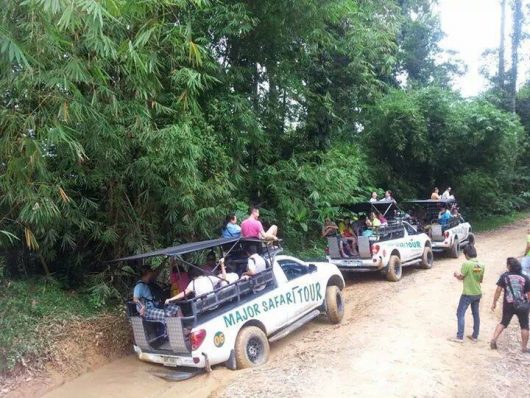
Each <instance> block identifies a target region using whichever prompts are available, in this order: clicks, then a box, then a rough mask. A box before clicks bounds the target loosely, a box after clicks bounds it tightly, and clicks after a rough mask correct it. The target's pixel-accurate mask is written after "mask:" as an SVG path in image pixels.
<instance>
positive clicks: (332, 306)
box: [326, 286, 344, 324]
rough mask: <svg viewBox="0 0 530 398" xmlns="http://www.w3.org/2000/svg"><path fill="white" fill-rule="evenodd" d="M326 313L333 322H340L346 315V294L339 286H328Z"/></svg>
mask: <svg viewBox="0 0 530 398" xmlns="http://www.w3.org/2000/svg"><path fill="white" fill-rule="evenodd" d="M326 315H327V316H328V319H329V321H330V322H331V323H333V324H335V323H340V322H341V321H342V317H343V316H344V296H343V295H342V290H340V289H339V288H338V287H337V286H328V287H327V288H326Z"/></svg>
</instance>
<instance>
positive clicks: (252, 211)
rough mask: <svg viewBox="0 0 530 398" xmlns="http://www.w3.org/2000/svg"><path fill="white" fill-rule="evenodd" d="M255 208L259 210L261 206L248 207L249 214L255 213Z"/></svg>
mask: <svg viewBox="0 0 530 398" xmlns="http://www.w3.org/2000/svg"><path fill="white" fill-rule="evenodd" d="M254 210H258V211H259V208H257V207H256V206H250V207H249V208H248V214H252V213H254Z"/></svg>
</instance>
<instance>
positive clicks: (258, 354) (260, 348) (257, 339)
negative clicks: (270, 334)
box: [234, 326, 270, 369]
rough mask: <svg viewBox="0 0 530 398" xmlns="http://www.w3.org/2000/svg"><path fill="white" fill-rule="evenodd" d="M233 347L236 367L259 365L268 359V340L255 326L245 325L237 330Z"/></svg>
mask: <svg viewBox="0 0 530 398" xmlns="http://www.w3.org/2000/svg"><path fill="white" fill-rule="evenodd" d="M234 349H235V355H236V364H237V368H238V369H246V368H252V367H255V366H260V365H263V364H264V363H266V362H267V361H268V360H269V353H270V347H269V340H268V339H267V336H266V335H265V333H263V330H261V329H260V328H258V327H256V326H247V327H244V328H243V329H241V330H240V331H239V333H238V335H237V338H236V344H235V347H234Z"/></svg>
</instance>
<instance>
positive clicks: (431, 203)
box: [405, 199, 456, 205]
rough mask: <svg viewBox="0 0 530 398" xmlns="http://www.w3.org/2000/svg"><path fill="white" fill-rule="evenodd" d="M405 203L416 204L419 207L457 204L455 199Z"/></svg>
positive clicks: (409, 201) (408, 201)
mask: <svg viewBox="0 0 530 398" xmlns="http://www.w3.org/2000/svg"><path fill="white" fill-rule="evenodd" d="M405 203H414V204H419V205H437V204H444V205H448V204H453V203H456V200H455V199H440V200H432V199H425V200H418V199H414V200H406V201H405Z"/></svg>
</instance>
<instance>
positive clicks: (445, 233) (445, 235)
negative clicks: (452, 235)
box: [444, 231, 449, 239]
mask: <svg viewBox="0 0 530 398" xmlns="http://www.w3.org/2000/svg"><path fill="white" fill-rule="evenodd" d="M444 237H445V239H447V238H449V231H445V232H444Z"/></svg>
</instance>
